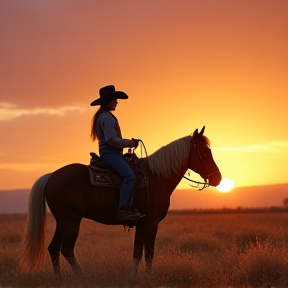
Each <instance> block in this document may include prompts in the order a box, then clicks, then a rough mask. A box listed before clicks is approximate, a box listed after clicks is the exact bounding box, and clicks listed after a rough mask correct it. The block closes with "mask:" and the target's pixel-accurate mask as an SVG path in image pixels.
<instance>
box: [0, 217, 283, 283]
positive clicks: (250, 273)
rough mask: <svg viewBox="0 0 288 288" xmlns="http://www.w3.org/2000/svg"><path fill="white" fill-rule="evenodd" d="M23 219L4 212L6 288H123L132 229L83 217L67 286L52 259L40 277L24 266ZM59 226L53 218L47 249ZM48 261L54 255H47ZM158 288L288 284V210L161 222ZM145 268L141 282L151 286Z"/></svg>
mask: <svg viewBox="0 0 288 288" xmlns="http://www.w3.org/2000/svg"><path fill="white" fill-rule="evenodd" d="M24 226H25V215H0V287H1V288H3V287H51V288H52V287H125V286H126V280H127V276H128V271H129V268H130V264H131V260H132V251H133V237H134V229H132V230H131V231H130V232H124V231H123V227H122V226H114V227H113V226H105V225H101V224H98V223H94V222H92V221H89V220H85V219H84V220H83V222H82V224H81V230H80V235H79V238H78V241H77V242H76V248H75V254H76V257H77V258H78V261H79V263H80V265H81V266H82V269H83V271H84V276H85V278H84V279H78V278H77V277H76V276H75V275H74V274H73V272H72V270H71V268H70V266H69V265H68V264H67V263H66V261H65V260H64V259H63V257H62V258H61V268H62V273H63V280H62V283H61V284H60V283H58V282H56V280H55V279H54V277H53V271H52V264H51V262H50V258H49V257H47V258H46V261H45V264H44V266H43V268H42V270H41V271H40V272H37V273H35V274H27V273H24V272H22V271H21V270H20V269H19V266H18V261H17V257H18V251H17V249H18V247H19V245H20V243H21V237H22V233H23V230H24ZM54 228H55V222H54V218H53V217H52V216H50V215H49V216H48V235H47V246H48V244H49V243H50V240H51V238H52V235H53V233H54ZM47 256H48V254H47ZM153 263H154V265H153V272H154V277H153V279H154V280H153V285H154V287H288V213H287V212H282V213H280V212H274V213H271V212H270V213H229V214H224V213H223V214H221V213H219V214H205V213H203V214H193V213H176V212H170V213H169V215H168V216H167V217H166V218H165V219H164V221H163V222H162V223H160V225H159V230H158V235H157V239H156V247H155V258H154V262H153ZM144 275H145V265H144V261H143V260H142V261H141V263H140V266H139V271H138V277H137V281H138V283H139V285H138V286H137V287H142V286H143V285H144V283H145V281H144Z"/></svg>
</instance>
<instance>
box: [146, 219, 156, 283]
mask: <svg viewBox="0 0 288 288" xmlns="http://www.w3.org/2000/svg"><path fill="white" fill-rule="evenodd" d="M157 230H158V221H154V222H152V223H149V225H148V226H147V230H146V237H145V243H144V247H145V262H146V284H147V286H148V287H151V286H152V261H153V258H154V246H155V239H156V234H157Z"/></svg>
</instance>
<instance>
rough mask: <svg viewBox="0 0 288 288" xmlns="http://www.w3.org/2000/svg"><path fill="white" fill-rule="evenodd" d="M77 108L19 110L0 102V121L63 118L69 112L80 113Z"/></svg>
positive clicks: (79, 109) (80, 109) (14, 106)
mask: <svg viewBox="0 0 288 288" xmlns="http://www.w3.org/2000/svg"><path fill="white" fill-rule="evenodd" d="M83 110H84V109H83V108H82V107H79V106H62V107H56V108H41V107H39V108H32V109H21V108H18V107H16V105H13V104H11V103H3V102H2V103H1V102H0V121H11V120H14V119H16V118H19V117H23V116H29V115H48V116H65V115H66V114H67V113H69V112H82V111H83Z"/></svg>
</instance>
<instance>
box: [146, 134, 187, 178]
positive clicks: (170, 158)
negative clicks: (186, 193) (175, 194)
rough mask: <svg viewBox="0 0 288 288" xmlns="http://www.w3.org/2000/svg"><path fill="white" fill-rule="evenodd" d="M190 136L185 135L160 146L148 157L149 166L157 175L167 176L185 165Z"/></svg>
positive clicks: (177, 171)
mask: <svg viewBox="0 0 288 288" xmlns="http://www.w3.org/2000/svg"><path fill="white" fill-rule="evenodd" d="M190 144H191V136H186V137H183V138H180V139H178V140H175V141H173V142H171V143H170V144H167V145H166V146H163V147H161V148H160V149H159V150H157V151H155V152H154V153H153V154H152V155H150V156H149V157H148V163H149V167H150V169H151V171H152V173H153V174H156V175H157V177H160V176H162V177H163V178H169V177H170V176H171V172H175V173H179V172H180V170H181V169H183V167H185V166H187V164H188V163H187V162H188V156H189V151H190Z"/></svg>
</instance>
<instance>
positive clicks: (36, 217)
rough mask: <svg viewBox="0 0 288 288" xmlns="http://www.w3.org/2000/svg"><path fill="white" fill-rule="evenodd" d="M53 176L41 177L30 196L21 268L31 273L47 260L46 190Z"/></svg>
mask: <svg viewBox="0 0 288 288" xmlns="http://www.w3.org/2000/svg"><path fill="white" fill-rule="evenodd" d="M51 175H52V174H51V173H50V174H45V175H43V176H41V177H40V178H39V179H38V180H37V181H36V182H35V183H34V185H33V187H32V189H31V192H30V196H29V202H28V214H27V220H26V229H25V234H24V239H23V242H22V245H21V248H20V249H21V256H20V266H21V267H22V268H23V269H24V270H26V271H29V272H32V271H36V270H39V269H40V268H41V267H42V265H43V262H44V259H45V253H44V252H45V236H46V203H45V189H46V185H47V183H48V181H49V179H50V177H51Z"/></svg>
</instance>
